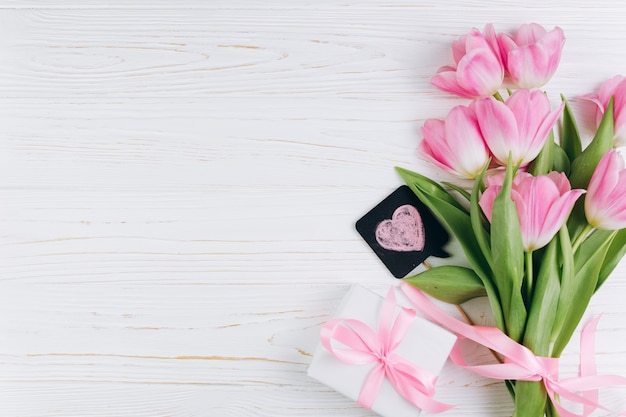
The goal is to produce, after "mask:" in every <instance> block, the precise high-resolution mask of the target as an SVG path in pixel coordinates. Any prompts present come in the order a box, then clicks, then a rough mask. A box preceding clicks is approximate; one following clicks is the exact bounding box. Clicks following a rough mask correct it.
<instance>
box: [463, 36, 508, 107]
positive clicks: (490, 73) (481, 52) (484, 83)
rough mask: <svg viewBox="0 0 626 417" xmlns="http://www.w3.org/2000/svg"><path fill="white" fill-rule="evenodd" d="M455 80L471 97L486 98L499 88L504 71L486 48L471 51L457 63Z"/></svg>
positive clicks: (491, 52)
mask: <svg viewBox="0 0 626 417" xmlns="http://www.w3.org/2000/svg"><path fill="white" fill-rule="evenodd" d="M456 79H457V82H458V84H459V85H460V86H461V87H462V88H463V89H464V90H465V91H467V93H468V94H469V95H471V96H472V97H474V98H476V97H487V96H490V95H492V94H493V93H495V92H496V91H498V88H500V85H501V84H502V80H503V79H504V71H503V69H502V65H500V61H499V59H498V58H497V57H496V56H495V55H494V53H493V51H492V50H491V49H490V48H489V47H488V46H487V47H484V48H478V49H473V50H471V51H470V52H468V53H467V54H466V55H465V56H464V57H463V59H461V61H459V65H458V67H457V70H456Z"/></svg>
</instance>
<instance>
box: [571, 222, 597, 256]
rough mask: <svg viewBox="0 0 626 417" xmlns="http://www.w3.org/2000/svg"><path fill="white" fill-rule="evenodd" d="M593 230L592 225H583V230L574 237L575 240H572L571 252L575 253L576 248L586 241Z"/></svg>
mask: <svg viewBox="0 0 626 417" xmlns="http://www.w3.org/2000/svg"><path fill="white" fill-rule="evenodd" d="M594 230H595V229H594V227H593V226H592V225H590V224H589V223H587V224H586V225H585V228H584V229H583V230H582V231H581V232H580V234H579V235H578V236H577V237H576V240H574V243H573V244H572V251H573V252H576V250H577V249H578V247H579V246H580V245H581V244H582V243H583V242H584V241H585V239H587V238H588V237H589V235H591V233H592V232H593V231H594Z"/></svg>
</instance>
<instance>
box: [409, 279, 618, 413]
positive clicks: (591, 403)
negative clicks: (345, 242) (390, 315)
mask: <svg viewBox="0 0 626 417" xmlns="http://www.w3.org/2000/svg"><path fill="white" fill-rule="evenodd" d="M402 290H403V291H404V293H405V294H406V296H407V297H408V298H409V300H411V301H412V302H413V303H414V304H415V305H416V306H417V307H418V308H419V309H420V310H421V311H423V312H424V313H425V314H426V315H427V316H429V317H430V318H431V319H433V320H435V321H436V322H438V323H439V324H441V325H442V326H444V327H446V328H448V329H449V330H451V331H453V332H455V333H457V334H458V335H460V336H462V337H465V338H467V339H470V340H473V341H474V342H477V343H479V344H481V345H483V346H485V347H487V348H489V349H491V350H493V351H495V352H498V353H499V354H501V355H502V356H503V357H504V363H501V364H493V365H478V366H468V365H467V364H466V363H465V361H464V360H463V356H462V353H461V350H460V347H459V344H458V343H457V344H456V345H455V347H454V348H453V349H452V353H451V354H450V358H451V359H452V361H454V362H455V363H456V364H457V365H460V366H463V367H465V368H467V369H469V370H471V371H473V372H475V373H477V374H479V375H482V376H485V377H488V378H494V379H510V380H519V381H543V384H544V385H545V388H546V391H547V393H548V395H549V396H550V399H551V400H552V403H553V404H554V406H555V408H556V409H557V411H558V412H559V415H560V416H562V417H586V416H588V415H589V414H591V413H592V412H593V411H594V410H596V409H597V408H600V409H602V410H606V411H611V410H609V409H607V408H605V407H603V406H601V405H600V404H598V388H602V387H607V386H612V385H626V378H624V377H621V376H618V375H596V365H595V360H594V355H595V351H594V350H595V349H594V343H595V330H596V326H597V324H598V321H599V320H600V318H599V317H597V318H595V319H593V320H592V321H590V322H589V323H588V324H587V325H585V327H584V329H583V331H582V333H581V341H580V375H579V376H577V377H572V378H566V379H562V380H559V359H558V358H547V357H541V356H535V354H534V353H532V351H530V349H528V348H527V347H525V346H523V345H520V344H519V343H517V342H515V341H514V340H512V339H511V338H509V337H508V336H507V335H506V334H504V333H503V332H502V331H500V330H499V329H497V328H495V327H483V326H470V325H469V324H466V323H463V322H462V321H459V320H457V319H455V318H454V317H452V316H450V315H448V314H447V313H446V312H444V311H443V310H441V309H439V308H438V307H437V306H435V304H433V303H432V302H431V301H430V300H429V299H428V298H427V297H426V296H425V295H424V294H423V293H422V292H421V291H419V290H418V289H416V288H415V287H412V286H411V285H409V284H405V283H403V284H402ZM574 391H579V392H582V393H583V394H582V395H578V394H575V393H574ZM557 395H558V396H560V397H561V398H566V399H568V400H570V401H572V402H577V403H579V404H582V405H583V412H582V414H576V413H573V412H571V411H568V410H566V409H565V408H564V407H563V406H562V405H561V404H559V402H558V401H557V399H556V396H557ZM616 414H619V415H622V416H626V412H622V413H616Z"/></svg>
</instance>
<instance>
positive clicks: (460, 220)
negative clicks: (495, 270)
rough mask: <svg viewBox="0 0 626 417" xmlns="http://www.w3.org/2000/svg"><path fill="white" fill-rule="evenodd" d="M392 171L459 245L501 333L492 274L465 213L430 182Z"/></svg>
mask: <svg viewBox="0 0 626 417" xmlns="http://www.w3.org/2000/svg"><path fill="white" fill-rule="evenodd" d="M396 169H397V171H398V173H399V174H400V176H401V177H402V178H403V179H404V181H405V182H406V184H407V185H408V186H409V188H411V190H412V191H413V192H414V193H415V195H417V197H418V198H419V199H420V200H421V201H422V202H423V203H424V204H425V205H426V206H427V207H428V208H429V209H430V211H431V212H432V213H433V214H434V215H435V217H437V219H438V220H439V221H440V222H441V223H442V224H443V225H445V226H446V228H447V229H448V230H449V231H450V232H451V233H452V234H453V235H454V236H455V237H456V239H457V240H458V241H459V244H460V245H461V247H462V248H463V252H464V253H465V256H466V257H467V260H468V261H469V263H470V265H471V266H472V268H473V269H474V271H475V272H476V274H477V275H478V276H479V277H480V279H481V281H482V282H483V285H484V286H485V290H486V291H487V296H488V298H489V303H490V306H491V310H492V312H493V315H494V319H495V321H496V325H497V326H498V327H499V328H500V329H504V318H503V315H502V309H501V303H500V298H499V295H498V292H497V291H496V288H495V286H494V283H493V281H492V271H491V269H490V267H489V263H488V262H487V260H486V259H485V257H484V256H483V254H482V251H481V250H480V246H479V244H478V242H477V241H476V237H475V236H474V234H473V233H472V224H471V219H470V216H469V213H468V212H467V210H466V209H465V208H463V207H462V206H460V204H459V203H458V202H457V201H456V200H454V199H453V198H452V196H451V195H450V194H449V193H448V192H447V191H445V190H444V189H443V188H442V187H441V186H439V185H438V184H436V183H434V181H432V180H430V179H428V178H426V177H424V176H422V175H419V174H416V173H414V172H411V171H408V170H405V169H402V168H396ZM424 179H425V180H424ZM433 184H434V185H433ZM451 199H452V200H453V201H451Z"/></svg>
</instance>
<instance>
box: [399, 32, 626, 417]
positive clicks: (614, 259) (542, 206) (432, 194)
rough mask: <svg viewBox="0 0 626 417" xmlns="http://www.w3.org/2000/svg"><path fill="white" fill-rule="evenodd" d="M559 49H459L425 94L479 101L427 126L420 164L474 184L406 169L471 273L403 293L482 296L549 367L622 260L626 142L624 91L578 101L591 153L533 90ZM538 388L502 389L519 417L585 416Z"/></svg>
mask: <svg viewBox="0 0 626 417" xmlns="http://www.w3.org/2000/svg"><path fill="white" fill-rule="evenodd" d="M564 43H565V38H564V35H563V31H562V30H561V29H560V28H555V29H554V30H552V31H546V30H545V29H544V28H543V27H541V26H540V25H537V24H530V25H523V26H521V27H520V28H519V29H518V30H517V33H516V34H515V35H511V34H507V33H499V34H498V33H496V31H495V30H494V27H493V26H492V25H487V26H486V27H485V29H484V30H483V31H482V32H481V31H479V30H477V29H473V30H472V31H471V32H470V33H468V34H467V35H465V36H461V37H460V38H459V39H458V40H457V41H455V42H454V43H453V45H452V52H453V57H454V61H455V65H454V66H446V67H442V68H441V69H440V70H439V72H438V73H437V74H436V75H435V76H433V77H432V79H431V82H432V84H434V85H435V86H436V87H438V88H440V89H441V90H444V91H446V92H450V93H453V94H455V95H458V96H461V97H465V98H467V99H470V100H471V102H470V103H469V104H468V105H459V106H457V107H454V108H453V109H452V110H450V112H449V113H448V115H447V116H446V118H445V119H444V120H439V119H429V120H427V121H426V122H425V123H424V125H423V127H422V134H423V140H422V142H421V143H420V145H419V153H420V155H421V157H422V158H423V159H425V160H427V161H430V162H432V163H433V164H435V165H436V166H437V167H439V168H441V169H442V170H445V171H447V172H449V173H452V174H455V175H457V176H459V177H462V178H466V179H471V180H473V186H472V189H471V191H468V190H466V189H464V188H462V187H459V186H457V185H454V184H451V183H443V184H440V183H438V182H436V181H433V180H432V179H430V178H427V177H425V176H423V175H420V174H417V173H415V172H411V171H408V170H406V169H402V168H398V172H399V173H400V175H401V176H402V178H403V179H404V180H405V181H406V183H407V185H409V187H411V189H412V190H413V192H415V194H416V195H417V196H418V197H419V198H420V199H421V200H422V201H423V202H424V203H425V204H426V205H427V206H428V207H429V208H430V210H431V211H432V212H433V213H434V214H435V216H437V217H438V219H439V220H440V221H441V222H442V223H443V224H444V225H446V226H447V228H448V229H449V230H450V231H451V232H452V234H453V235H454V236H455V237H456V239H457V240H458V242H459V243H460V246H461V247H462V248H463V251H464V253H465V255H466V257H467V260H468V262H469V265H470V267H469V268H468V267H464V266H450V265H445V266H440V267H435V268H432V269H430V270H427V271H425V272H423V273H421V274H418V275H416V276H414V277H410V278H407V279H406V281H408V283H409V284H411V285H413V286H414V287H417V288H419V289H421V290H422V291H424V292H426V293H428V294H430V295H432V296H434V297H436V298H439V299H441V300H444V301H447V302H451V303H454V304H459V303H462V302H464V301H466V300H468V299H470V298H472V297H476V296H480V295H486V296H487V297H488V299H489V304H490V307H491V309H492V311H493V315H494V319H495V323H496V326H497V327H498V328H499V329H500V330H501V331H502V332H504V333H505V334H506V335H507V336H508V337H509V338H510V339H512V340H513V341H514V342H517V343H518V344H521V345H523V346H524V347H526V348H528V349H529V350H530V351H532V353H533V354H534V355H536V356H537V357H538V358H540V359H542V360H543V359H545V358H558V357H559V356H560V355H561V353H562V351H563V349H564V348H565V346H566V345H567V344H568V342H569V340H570V338H571V337H572V335H573V333H574V331H575V329H576V327H577V326H578V324H579V322H580V320H581V319H582V317H583V314H584V312H585V309H586V307H587V305H588V304H589V302H590V300H591V297H592V296H593V294H594V293H595V292H596V291H597V290H598V289H599V288H600V286H601V285H602V284H603V283H604V281H605V280H606V279H607V278H608V276H609V275H610V273H611V272H612V270H613V269H614V268H615V266H616V265H617V263H618V262H619V260H620V259H621V258H622V256H623V255H624V253H625V252H626V229H625V228H626V170H625V169H624V161H623V159H622V156H621V155H620V153H619V152H618V151H617V150H616V149H614V147H615V146H618V145H622V144H624V143H626V110H625V108H626V79H625V78H624V77H615V78H613V79H611V80H609V81H607V82H606V83H605V84H604V85H602V87H601V88H600V90H599V92H598V94H590V95H588V96H584V97H582V99H584V100H587V101H588V102H590V103H594V105H595V107H596V108H597V110H596V113H597V114H596V118H597V126H596V132H595V136H594V137H593V139H592V140H591V141H590V143H589V144H588V145H587V146H586V147H583V145H582V143H583V141H581V138H580V134H579V130H578V127H577V124H576V120H575V118H574V115H573V112H572V110H571V108H570V106H569V104H568V102H567V100H566V99H565V98H564V97H562V96H561V103H560V105H559V106H558V107H556V108H554V109H553V108H552V106H551V103H550V100H549V99H548V96H547V95H546V93H545V92H543V91H541V90H539V89H538V88H539V87H541V86H543V85H544V84H545V83H546V82H547V81H548V80H549V79H550V78H551V77H552V75H553V74H554V72H555V71H556V69H557V66H558V63H559V61H560V57H561V51H562V48H563V45H564ZM503 96H504V97H503ZM559 120H560V123H558V125H559V129H554V127H555V125H557V122H559ZM555 130H556V131H557V134H555V132H554V131H555ZM585 142H586V141H585ZM543 379H544V380H542V377H534V378H511V379H510V380H507V387H508V389H509V391H510V393H511V395H512V396H513V398H514V402H515V412H514V415H515V416H524V417H535V416H536V417H540V416H544V415H547V416H558V415H561V416H576V415H579V414H574V413H572V412H570V411H567V410H565V408H564V407H563V406H562V405H561V404H560V401H559V395H558V393H557V395H554V393H551V392H550V389H547V388H546V387H547V384H548V383H547V382H546V381H545V379H546V378H543ZM596 388H597V387H596ZM561 396H563V395H561ZM596 396H597V393H596ZM572 398H573V399H574V401H578V402H580V403H581V404H583V405H584V411H583V414H580V415H583V416H585V415H588V414H589V413H591V412H592V411H593V409H595V408H596V407H598V405H597V404H596V403H595V402H594V399H593V396H591V397H589V396H584V398H583V397H576V394H573V393H572V395H571V396H570V398H569V399H570V400H571V399H572ZM577 398H579V399H580V401H579V400H578V399H577Z"/></svg>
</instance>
